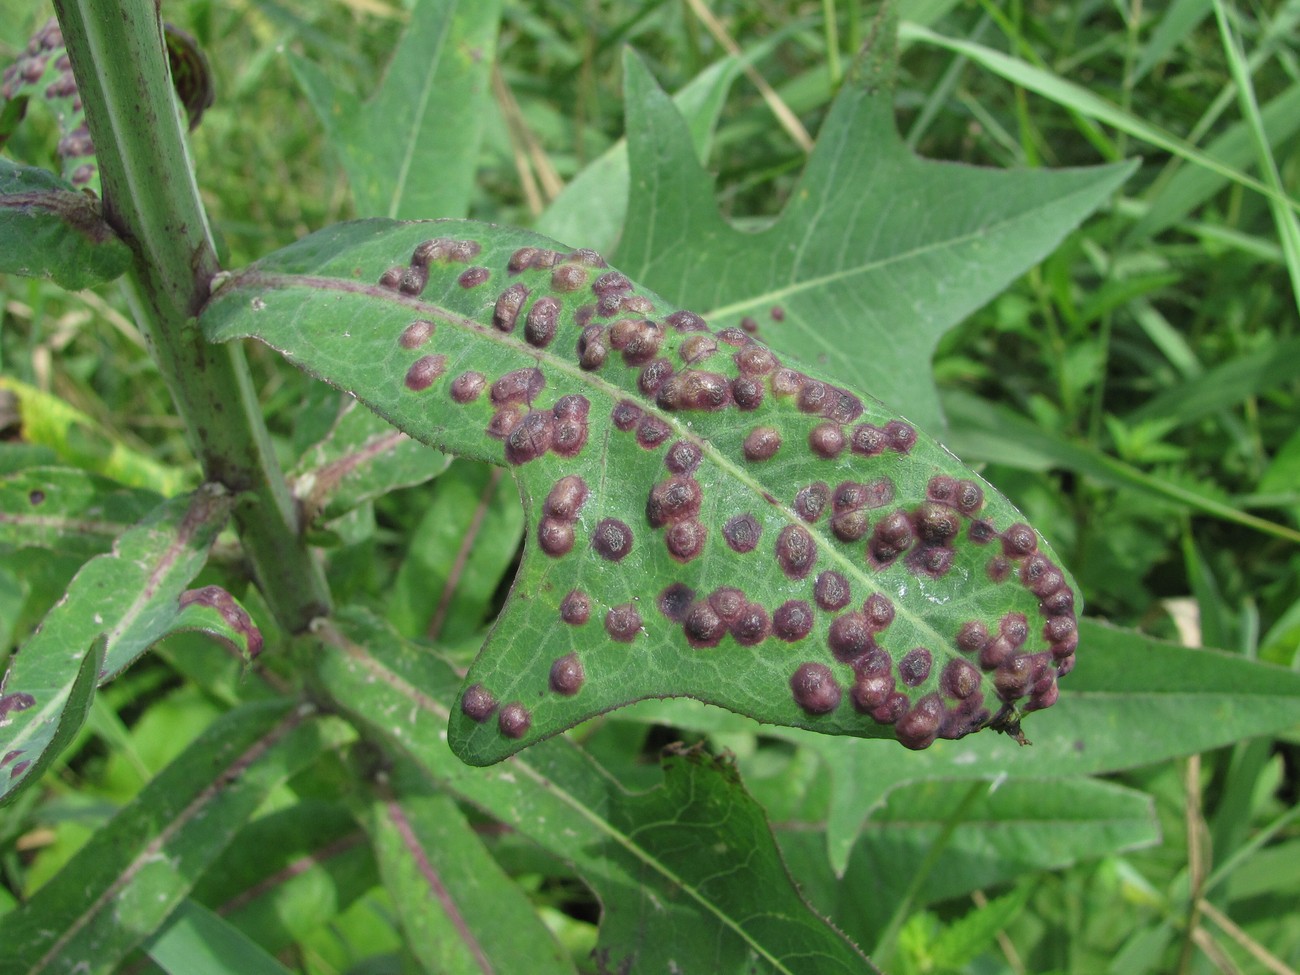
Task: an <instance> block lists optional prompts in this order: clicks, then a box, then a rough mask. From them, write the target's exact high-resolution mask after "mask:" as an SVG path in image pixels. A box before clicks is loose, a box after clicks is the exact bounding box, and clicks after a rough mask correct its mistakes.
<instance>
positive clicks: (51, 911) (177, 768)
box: [0, 702, 354, 975]
mask: <svg viewBox="0 0 1300 975" xmlns="http://www.w3.org/2000/svg"><path fill="white" fill-rule="evenodd" d="M286 710H287V709H286V707H285V705H284V704H282V703H280V702H275V703H268V704H256V705H248V706H246V707H243V708H240V709H239V710H237V711H232V712H230V713H229V714H227V715H225V716H224V717H223V718H222V719H221V720H219V721H217V722H216V723H215V724H213V725H212V726H210V727H209V729H208V730H207V731H206V732H204V734H203V735H202V736H201V737H200V738H199V739H198V740H197V741H196V742H195V743H194V744H193V745H191V746H190V747H189V748H187V749H186V750H185V751H184V752H183V753H182V754H181V756H180V757H179V758H177V759H176V761H174V762H172V763H171V764H170V765H169V766H168V767H167V768H166V769H164V770H163V771H162V772H161V773H159V775H158V776H157V777H156V778H155V779H154V780H153V781H152V782H151V783H150V784H149V785H148V786H147V787H146V788H145V789H144V791H143V792H141V793H140V795H139V796H138V797H137V798H136V799H134V800H133V801H132V802H131V803H130V804H129V805H128V806H126V807H125V808H124V809H123V810H122V811H121V812H120V813H118V814H117V815H116V816H115V817H114V818H113V820H112V821H111V822H110V823H109V824H108V826H106V827H105V828H103V829H101V830H100V831H98V832H97V833H95V835H94V836H93V837H92V838H91V839H90V841H89V842H88V843H87V844H86V845H85V846H83V847H82V848H81V849H80V850H79V851H78V852H77V854H76V855H75V856H74V857H73V858H72V859H71V860H70V861H69V862H68V863H67V865H66V866H65V867H64V868H63V869H62V870H61V871H60V872H59V873H58V874H57V875H56V876H55V877H53V878H52V879H51V880H50V881H48V882H47V883H46V884H45V885H44V886H43V887H41V889H40V890H38V891H37V892H36V894H35V895H34V896H33V897H32V898H31V899H30V900H29V901H27V902H26V903H25V904H24V905H23V906H22V907H20V908H19V909H18V910H16V911H14V912H13V913H11V914H8V915H6V916H4V917H2V918H0V945H3V946H4V949H3V950H4V953H5V964H6V966H7V967H6V968H5V969H4V970H5V971H6V972H9V971H13V972H15V973H18V972H21V973H25V975H37V973H44V972H66V973H69V975H72V973H82V972H86V973H93V972H112V971H117V970H118V966H119V964H120V963H121V961H122V960H123V959H124V958H125V957H126V956H127V955H128V954H129V953H130V952H131V951H132V950H134V949H135V948H136V947H137V946H139V945H140V944H141V943H142V942H143V941H144V940H145V939H146V938H148V937H149V936H150V935H152V934H153V933H154V932H156V931H158V930H159V928H160V927H161V926H162V924H163V923H164V922H165V921H166V920H167V918H168V916H169V915H170V914H171V913H172V911H174V910H175V909H176V907H177V906H178V905H179V904H180V903H181V902H182V901H183V900H184V899H185V897H186V895H187V894H188V893H189V891H190V889H191V888H192V887H193V885H194V882H195V880H196V879H197V878H198V876H199V875H200V874H201V873H202V872H203V870H204V869H205V868H206V867H207V866H208V865H209V864H211V863H212V862H213V860H215V859H216V858H217V857H219V856H220V855H221V853H222V851H223V850H224V849H225V848H226V846H227V845H228V844H229V843H230V840H231V838H232V837H233V836H234V835H235V833H236V832H237V831H238V830H239V829H240V828H241V827H242V826H243V825H244V824H245V823H246V822H247V821H248V819H249V818H250V817H251V816H252V815H253V813H254V812H255V811H256V810H257V809H258V807H259V806H260V805H261V804H262V803H263V802H264V801H265V800H266V798H267V796H268V795H270V793H271V792H272V790H274V789H275V788H276V787H278V786H279V785H280V784H281V783H283V782H284V781H285V780H286V779H287V778H289V777H290V776H291V775H293V774H294V773H295V772H297V771H298V770H300V769H302V768H303V767H305V766H306V765H307V764H308V763H310V762H311V761H313V760H314V759H316V758H317V757H318V756H319V755H320V754H321V753H322V752H323V751H325V750H328V749H332V748H337V747H339V746H341V745H342V744H344V743H346V742H347V741H349V740H350V739H351V738H352V737H354V732H353V731H352V730H351V728H350V727H349V726H347V725H346V724H345V723H344V722H342V721H340V720H339V719H336V718H320V717H311V716H309V713H308V712H306V711H303V710H295V711H291V712H288V713H286Z"/></svg>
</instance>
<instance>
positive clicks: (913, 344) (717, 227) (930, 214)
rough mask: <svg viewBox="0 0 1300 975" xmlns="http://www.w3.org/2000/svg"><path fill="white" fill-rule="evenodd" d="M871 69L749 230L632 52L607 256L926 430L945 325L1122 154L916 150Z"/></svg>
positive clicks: (1059, 222)
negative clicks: (925, 155)
mask: <svg viewBox="0 0 1300 975" xmlns="http://www.w3.org/2000/svg"><path fill="white" fill-rule="evenodd" d="M877 57H878V58H879V57H883V55H877ZM867 67H868V66H859V69H858V76H857V77H856V78H852V79H850V81H849V82H847V83H846V84H845V86H844V88H843V89H842V90H841V92H840V94H839V96H838V97H837V98H836V99H835V102H834V103H833V105H832V106H831V110H830V114H829V115H828V116H827V118H826V121H825V122H824V123H823V125H822V134H821V137H820V138H819V139H818V141H817V145H816V147H815V148H814V150H813V153H812V155H811V156H810V157H809V159H808V165H807V168H806V169H805V171H804V174H803V176H802V178H801V179H800V181H799V183H798V184H797V185H796V187H795V189H794V190H793V192H792V193H791V197H790V202H789V204H788V205H787V206H786V208H785V210H784V211H783V212H782V213H781V216H780V217H779V218H778V219H777V220H776V221H775V222H774V223H773V224H772V225H771V226H769V227H767V228H765V229H763V230H762V231H759V232H757V233H752V232H748V231H742V230H739V229H737V228H735V227H733V226H732V225H731V224H729V223H727V222H726V221H725V220H724V219H723V218H722V216H721V215H720V214H719V213H718V208H717V204H716V202H715V200H714V192H713V186H712V180H711V178H710V177H709V176H708V174H707V173H706V172H705V171H704V170H703V169H702V168H701V166H700V165H699V163H698V162H697V161H696V158H695V153H694V149H693V147H692V144H691V139H690V136H689V133H688V132H687V130H686V126H685V124H684V123H683V121H682V119H681V116H680V115H679V114H678V112H677V110H676V109H675V108H674V107H673V105H672V103H671V101H669V99H668V97H667V96H666V95H665V94H664V93H663V91H662V90H661V89H660V88H659V86H658V85H657V84H656V83H655V81H654V79H653V78H652V77H651V76H650V74H649V72H648V71H647V69H646V68H645V67H644V65H642V63H641V62H640V61H639V60H638V59H637V58H636V57H634V56H632V55H631V54H629V55H628V57H627V58H626V59H625V65H624V71H625V79H626V81H625V87H626V90H625V93H624V99H625V101H626V103H627V112H628V122H627V128H628V149H629V155H630V158H631V161H632V162H631V166H632V196H631V201H630V203H629V206H628V220H627V226H626V227H625V228H624V231H623V237H622V240H621V242H620V244H619V249H618V251H617V253H616V255H615V257H616V260H617V262H618V264H619V265H620V267H622V268H623V269H624V270H625V271H626V273H627V274H628V275H629V276H630V277H632V278H634V279H637V280H639V281H642V282H644V283H645V284H646V285H647V286H648V287H651V288H654V289H655V290H656V291H658V292H659V293H661V294H663V295H664V297H666V298H667V299H668V300H670V301H672V302H675V303H677V304H680V305H683V306H686V307H690V308H695V309H698V310H699V311H700V312H701V313H702V314H704V315H705V317H707V318H708V319H709V320H710V322H711V323H712V324H714V325H715V326H717V327H723V326H732V325H737V324H740V323H741V322H743V321H744V320H745V319H746V318H748V319H751V320H752V322H753V323H754V324H755V325H756V326H757V328H758V334H759V336H760V337H761V338H762V339H763V340H764V341H765V342H767V343H768V344H769V345H770V346H771V347H772V348H773V349H775V350H777V351H780V352H784V353H787V354H791V355H796V356H798V357H799V358H800V359H801V360H802V361H803V362H805V363H808V364H816V365H817V366H818V367H819V368H820V369H822V370H824V371H825V372H826V373H827V374H828V375H829V376H831V377H833V378H835V379H837V380H839V381H840V382H845V383H849V384H850V385H852V386H854V387H856V388H860V389H864V390H867V391H868V392H870V393H871V395H873V396H875V397H876V398H878V399H880V400H883V401H884V402H886V403H888V404H889V405H890V406H892V407H893V408H894V409H896V410H899V411H900V412H902V413H903V414H905V415H906V416H908V417H909V418H911V419H913V420H915V421H916V422H918V423H919V424H920V425H921V426H922V427H926V428H928V429H931V430H935V429H937V428H938V426H939V422H940V411H939V404H938V400H937V397H936V393H935V389H934V383H933V379H932V377H931V374H930V359H931V356H932V354H933V352H934V348H935V345H936V344H937V342H938V340H939V337H940V336H941V335H942V334H943V333H944V332H945V331H947V330H948V329H949V328H951V327H952V326H953V325H955V324H957V322H959V321H960V320H961V319H962V318H964V317H965V316H966V315H968V314H970V313H971V312H972V311H974V310H975V309H977V308H979V307H980V306H981V305H983V304H984V303H985V302H986V301H988V300H989V299H990V298H992V297H993V296H994V295H995V294H997V293H998V292H999V291H1001V290H1002V289H1003V288H1004V287H1005V286H1006V285H1007V284H1008V283H1009V282H1011V281H1012V280H1014V279H1015V278H1016V277H1017V276H1018V275H1020V274H1021V273H1023V272H1024V271H1025V270H1026V269H1027V268H1029V267H1030V266H1032V265H1033V264H1034V263H1035V262H1037V261H1039V260H1041V259H1042V258H1043V257H1045V256H1046V255H1047V254H1048V253H1050V252H1051V251H1052V250H1053V249H1054V248H1055V247H1056V245H1057V244H1058V243H1059V242H1060V240H1061V238H1062V237H1064V236H1065V234H1066V233H1068V232H1069V231H1070V230H1072V229H1073V228H1074V227H1076V226H1077V225H1078V224H1079V222H1080V221H1081V220H1082V219H1083V218H1084V217H1086V216H1087V215H1088V214H1089V213H1091V212H1092V211H1093V210H1094V209H1096V208H1097V207H1098V206H1099V205H1100V204H1101V203H1103V202H1104V201H1105V200H1106V199H1107V198H1108V197H1109V196H1110V194H1111V193H1113V192H1114V191H1115V189H1116V188H1117V187H1118V186H1119V185H1120V184H1121V183H1123V181H1124V180H1125V179H1126V178H1127V177H1128V175H1129V174H1130V173H1132V171H1133V169H1134V166H1133V165H1128V164H1124V165H1115V166H1104V167H1094V168H1091V169H1079V170H1067V171H1061V172H1046V171H1040V170H1034V171H1027V172H1009V171H1008V172H1003V171H997V170H988V169H976V168H974V167H971V166H964V165H957V164H953V163H940V162H932V161H929V160H922V159H920V158H918V157H916V156H914V155H913V154H912V153H911V151H910V150H909V149H908V148H907V147H906V145H905V144H904V143H903V141H902V140H901V139H900V138H899V136H898V133H897V131H896V130H895V128H894V122H893V117H892V99H891V95H890V92H889V91H888V90H887V89H884V88H881V87H878V86H877V85H875V84H874V83H872V82H873V80H874V78H875V75H874V74H873V75H872V76H871V77H869V78H867V77H863V76H864V75H866V74H868V73H869V72H868V71H867Z"/></svg>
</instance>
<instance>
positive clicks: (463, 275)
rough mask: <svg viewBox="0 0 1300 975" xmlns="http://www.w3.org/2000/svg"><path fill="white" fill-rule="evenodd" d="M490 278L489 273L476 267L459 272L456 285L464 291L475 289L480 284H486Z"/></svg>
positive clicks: (490, 274) (483, 268) (478, 266)
mask: <svg viewBox="0 0 1300 975" xmlns="http://www.w3.org/2000/svg"><path fill="white" fill-rule="evenodd" d="M490 277H492V272H491V271H489V270H488V269H487V268H485V267H482V266H481V265H476V266H475V267H469V268H466V269H465V270H463V271H461V272H460V277H458V278H457V279H456V283H457V284H459V285H460V286H461V287H462V288H465V289H469V288H477V287H478V286H479V285H480V284H486V283H487V280H488V278H490Z"/></svg>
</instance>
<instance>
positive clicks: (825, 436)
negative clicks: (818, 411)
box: [808, 423, 844, 460]
mask: <svg viewBox="0 0 1300 975" xmlns="http://www.w3.org/2000/svg"><path fill="white" fill-rule="evenodd" d="M808 447H809V449H810V450H812V452H813V453H814V454H816V455H817V456H818V457H821V458H822V459H823V460H834V459H835V458H836V457H838V456H839V455H840V453H841V452H842V451H843V450H844V431H843V429H842V428H841V427H840V425H839V424H838V423H819V424H817V426H815V427H813V428H812V430H811V431H809V433H808Z"/></svg>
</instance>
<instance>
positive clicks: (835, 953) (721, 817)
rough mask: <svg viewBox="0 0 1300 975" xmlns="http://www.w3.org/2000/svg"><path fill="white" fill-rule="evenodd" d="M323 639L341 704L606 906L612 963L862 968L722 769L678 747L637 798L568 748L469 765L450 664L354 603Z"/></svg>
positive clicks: (331, 684) (605, 954)
mask: <svg viewBox="0 0 1300 975" xmlns="http://www.w3.org/2000/svg"><path fill="white" fill-rule="evenodd" d="M335 624H337V625H338V627H339V628H338V629H336V628H335ZM317 635H318V637H319V638H320V639H321V641H322V643H323V646H322V647H321V648H320V650H319V657H318V659H319V661H320V671H319V673H320V676H321V679H322V681H323V683H324V687H325V690H326V691H327V692H328V693H329V694H330V696H331V697H332V698H333V699H334V700H335V701H336V702H337V703H338V704H339V706H340V707H342V708H343V709H345V711H346V712H347V713H349V714H350V715H352V716H353V717H354V718H355V719H357V720H359V721H361V722H363V723H365V724H366V725H367V726H368V727H370V728H371V729H373V730H374V731H375V732H377V733H378V734H379V735H381V736H382V737H383V739H384V740H386V741H388V742H390V743H391V744H393V745H394V746H396V747H397V748H399V749H400V750H402V751H403V752H405V753H406V754H408V755H410V756H411V757H412V758H413V759H414V760H415V761H416V762H418V763H419V764H420V765H421V766H423V767H424V769H426V770H427V772H428V773H429V774H430V775H431V776H432V777H433V778H434V780H435V781H436V782H437V783H438V784H439V785H441V786H443V787H445V788H447V789H448V790H450V791H451V792H452V793H453V794H455V795H457V796H458V797H460V798H462V799H464V800H465V801H468V802H471V803H473V804H474V805H476V806H478V807H479V808H481V809H483V810H484V811H485V812H487V813H488V814H489V815H492V816H494V817H496V818H497V819H499V820H501V821H502V822H506V823H509V825H510V826H511V828H512V829H513V830H514V831H516V832H518V833H520V834H522V835H524V836H526V837H528V838H529V839H531V840H532V841H534V842H535V843H537V844H538V845H539V846H541V847H542V848H543V849H545V850H547V851H548V852H550V853H552V854H553V855H555V856H557V857H559V858H560V859H561V860H563V861H564V862H566V863H569V864H572V865H573V867H574V868H575V869H576V870H577V871H578V872H579V873H580V874H581V875H582V877H583V878H584V879H585V880H586V881H587V883H588V884H589V885H590V886H591V887H592V889H593V890H594V891H595V893H596V895H597V896H598V897H599V898H600V901H601V905H602V908H603V916H604V920H603V924H602V935H601V938H602V940H601V943H600V946H599V948H598V958H599V959H600V961H599V964H600V965H603V966H604V967H605V969H606V970H609V971H619V970H620V966H622V965H626V966H627V967H626V968H625V969H623V970H627V971H636V972H641V971H650V972H654V971H659V972H670V971H672V970H673V966H674V965H676V966H679V967H680V966H681V965H682V964H683V959H696V958H703V959H707V962H706V963H705V968H706V970H708V971H709V972H718V973H725V975H730V973H735V975H741V973H746V975H750V973H768V972H774V973H784V975H793V973H795V972H805V971H817V972H825V973H833V972H840V971H844V972H860V971H862V970H863V969H864V967H865V966H866V964H867V963H866V962H865V960H864V958H863V956H862V955H861V954H860V953H859V952H858V951H857V950H856V949H855V948H853V947H852V946H851V945H849V943H848V942H846V941H845V940H844V939H843V938H842V937H841V936H840V935H839V934H838V933H837V932H835V931H834V929H832V928H831V927H830V925H828V924H827V923H826V922H825V921H823V920H822V919H821V918H820V917H819V916H818V915H816V914H815V913H813V912H812V911H810V910H809V909H808V906H807V905H806V904H805V903H804V901H803V900H802V898H801V897H800V896H799V893H798V891H797V889H796V888H795V887H794V885H793V884H792V883H791V882H790V878H789V876H788V875H787V874H786V872H785V868H784V866H783V865H782V863H781V859H780V856H779V854H778V852H777V850H776V846H775V843H774V842H773V840H772V836H771V833H770V831H769V828H768V826H767V824H766V821H765V820H764V817H763V813H762V810H761V808H760V807H759V806H758V805H757V804H756V803H754V801H753V800H752V799H750V798H749V796H748V795H747V794H746V793H745V792H744V790H743V789H742V788H741V787H740V786H739V785H738V783H737V782H736V781H735V774H734V770H732V769H731V768H730V767H729V766H727V765H726V764H724V763H718V762H715V761H714V760H712V759H707V758H704V757H702V756H699V755H695V756H689V757H688V756H681V755H679V756H676V757H675V758H673V759H670V760H669V761H668V762H667V763H666V766H665V781H664V784H663V785H662V786H661V787H659V788H657V789H654V790H652V791H651V792H648V793H644V794H641V795H629V794H628V793H627V792H625V791H624V790H623V789H622V787H621V786H619V785H618V783H617V781H616V780H615V778H614V776H613V775H612V774H611V773H609V772H608V771H607V770H605V769H603V768H602V767H601V766H600V765H599V764H598V763H597V762H596V761H595V760H594V759H593V758H592V757H591V756H589V755H586V754H584V753H583V752H581V751H580V750H578V749H577V748H575V747H573V746H570V745H569V744H568V743H567V742H564V741H553V742H547V743H544V744H542V745H540V746H538V747H537V748H535V749H532V750H530V751H529V752H528V753H527V754H526V755H521V756H518V757H516V758H515V759H513V760H512V761H510V762H506V763H502V764H500V765H498V766H496V767H494V768H491V769H476V768H469V767H467V766H465V765H462V764H461V763H460V762H459V761H458V760H457V759H456V758H455V756H453V755H452V753H451V751H450V750H449V749H448V747H447V742H446V739H445V738H444V737H443V736H442V734H441V731H442V727H443V725H444V723H445V722H446V720H447V713H448V708H449V705H450V702H451V701H452V700H453V699H454V692H453V688H454V687H455V683H456V677H455V675H454V674H453V673H452V672H451V670H450V668H449V667H448V666H447V665H446V664H445V663H443V662H442V661H440V660H439V659H438V658H437V657H436V656H434V655H432V654H429V653H428V652H426V651H422V650H420V649H418V648H416V647H414V646H411V645H409V644H406V643H404V642H403V641H401V640H400V638H398V637H397V635H396V634H395V633H393V632H392V630H391V629H388V628H387V627H386V626H385V624H383V623H382V622H381V621H379V620H376V619H374V618H373V617H368V616H365V615H363V614H361V613H360V612H356V611H343V612H341V613H340V614H339V616H338V617H337V618H336V619H335V620H334V621H333V622H331V623H324V624H320V625H318V629H317Z"/></svg>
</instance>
